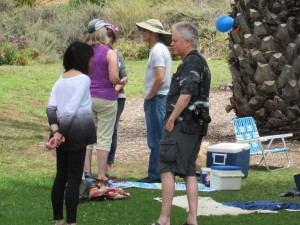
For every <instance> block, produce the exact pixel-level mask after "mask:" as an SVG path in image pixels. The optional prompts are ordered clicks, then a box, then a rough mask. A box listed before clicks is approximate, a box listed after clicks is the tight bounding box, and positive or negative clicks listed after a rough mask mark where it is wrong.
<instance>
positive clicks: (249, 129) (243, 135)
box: [233, 117, 293, 171]
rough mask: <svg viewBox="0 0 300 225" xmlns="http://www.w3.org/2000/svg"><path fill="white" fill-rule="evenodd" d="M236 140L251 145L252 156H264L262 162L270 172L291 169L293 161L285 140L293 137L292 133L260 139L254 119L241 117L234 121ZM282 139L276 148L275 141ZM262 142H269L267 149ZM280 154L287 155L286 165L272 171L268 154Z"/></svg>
mask: <svg viewBox="0 0 300 225" xmlns="http://www.w3.org/2000/svg"><path fill="white" fill-rule="evenodd" d="M233 124H234V130H235V134H236V140H237V142H239V143H249V144H250V155H262V158H261V160H260V161H259V163H258V164H260V163H261V162H264V164H265V166H266V168H267V169H268V170H270V171H275V170H280V169H285V168H288V167H290V164H291V160H290V157H289V148H288V147H287V145H286V142H285V138H288V137H292V136H293V134H292V133H288V134H278V135H270V136H263V137H260V136H259V133H258V130H257V127H256V124H255V121H254V119H253V117H241V118H236V119H234V120H233ZM276 139H280V140H281V143H280V144H278V143H276V147H274V140H276ZM262 142H268V143H267V145H266V146H267V147H264V145H263V144H262ZM278 152H284V153H285V159H286V160H287V162H286V165H285V166H283V167H280V168H276V169H271V168H270V167H269V166H268V164H267V158H266V156H267V154H270V155H271V154H274V153H278Z"/></svg>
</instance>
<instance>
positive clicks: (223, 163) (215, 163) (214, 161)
mask: <svg viewBox="0 0 300 225" xmlns="http://www.w3.org/2000/svg"><path fill="white" fill-rule="evenodd" d="M216 156H223V162H216ZM212 157H213V159H214V160H213V164H214V165H223V166H225V165H226V159H227V154H217V153H213V154H212Z"/></svg>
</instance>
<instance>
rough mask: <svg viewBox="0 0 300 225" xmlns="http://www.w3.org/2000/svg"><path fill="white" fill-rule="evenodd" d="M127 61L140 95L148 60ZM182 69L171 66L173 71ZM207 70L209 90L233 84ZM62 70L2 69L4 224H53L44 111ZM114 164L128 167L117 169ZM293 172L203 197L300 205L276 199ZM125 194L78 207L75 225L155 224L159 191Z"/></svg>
mask: <svg viewBox="0 0 300 225" xmlns="http://www.w3.org/2000/svg"><path fill="white" fill-rule="evenodd" d="M126 63H127V70H128V74H129V83H128V85H127V86H126V92H127V94H128V95H129V96H130V95H131V96H136V95H138V96H141V95H142V93H143V79H144V70H145V65H146V62H145V61H128V62H126ZM178 63H179V62H178V61H176V62H174V72H175V69H176V67H177V65H178ZM209 65H210V68H211V70H212V88H216V87H218V85H219V84H221V83H230V82H231V78H230V74H229V71H228V66H227V64H226V62H225V61H221V60H220V61H209ZM61 72H62V66H61V65H60V64H54V65H35V66H25V67H19V66H1V67H0V154H1V157H0V181H1V182H0V190H1V192H0V199H1V200H0V224H3V225H8V224H11V225H25V224H26V225H36V224H42V225H44V224H53V222H52V211H51V202H50V191H51V185H52V182H53V178H54V173H55V155H54V153H53V152H49V151H46V150H45V148H44V145H43V142H44V141H45V140H46V138H47V135H48V125H47V119H46V113H45V107H46V104H47V101H48V98H49V95H50V90H51V88H52V86H53V84H54V82H55V81H56V79H57V78H58V76H59V74H60V73H61ZM133 163H136V162H133ZM116 166H123V165H120V164H118V163H116ZM137 166H138V164H137ZM124 169H126V168H124ZM143 173H144V171H141V174H143ZM296 173H299V170H297V169H292V168H291V169H287V170H283V171H278V172H273V173H269V172H267V171H266V170H265V169H264V168H262V169H253V168H252V169H250V172H249V176H248V178H246V179H244V180H243V182H242V188H241V190H240V191H220V192H209V193H208V192H200V196H208V197H212V198H213V199H214V200H216V201H218V202H231V201H254V200H274V201H281V202H288V201H297V202H300V199H299V197H295V198H280V197H278V194H279V193H281V192H286V191H288V190H289V189H290V188H292V187H294V186H295V184H294V181H293V175H294V174H296ZM141 174H140V175H141ZM137 177H139V175H134V176H133V175H132V174H130V173H128V174H125V176H124V177H122V178H124V180H132V179H136V178H137ZM127 191H128V192H129V193H130V194H131V195H132V198H131V199H129V200H116V201H105V202H89V203H83V204H80V205H79V209H78V222H77V224H79V225H101V224H107V225H118V224H119V225H147V224H151V223H152V222H154V221H155V220H156V219H157V217H158V215H159V212H160V205H161V204H160V203H158V202H157V201H154V200H153V198H154V197H160V191H158V190H145V189H127ZM183 194H185V192H182V191H178V192H176V196H179V195H183ZM185 217H186V212H185V210H183V209H181V208H178V207H175V206H174V207H173V208H172V224H173V225H179V224H182V223H183V222H184V220H185ZM299 218H300V214H299V212H287V211H279V213H277V214H251V215H241V216H210V217H202V216H200V217H199V220H198V221H199V223H200V224H202V225H217V224H230V225H239V224H256V225H298V224H299Z"/></svg>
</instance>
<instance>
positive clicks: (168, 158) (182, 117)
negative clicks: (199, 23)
mask: <svg viewBox="0 0 300 225" xmlns="http://www.w3.org/2000/svg"><path fill="white" fill-rule="evenodd" d="M172 32H173V33H172V43H171V47H172V50H173V53H174V54H175V55H177V56H179V57H180V58H181V59H182V62H181V64H180V65H179V66H178V68H177V72H176V73H175V74H174V75H173V77H172V81H171V86H170V91H169V93H168V96H167V102H166V111H167V115H166V125H165V126H166V127H165V132H164V135H163V138H162V140H161V144H160V150H159V151H160V155H159V163H158V171H159V173H160V175H161V181H162V208H161V214H160V217H159V219H158V220H157V222H156V223H155V224H154V225H170V222H171V219H170V217H171V216H170V215H171V205H172V200H173V196H174V192H175V176H180V177H182V178H184V180H185V183H186V192H187V199H188V205H189V210H188V216H187V218H186V222H185V223H184V225H198V222H197V210H198V182H197V179H196V160H197V156H198V153H199V149H200V145H201V141H202V137H203V136H205V135H206V133H207V129H208V123H209V122H210V120H211V119H210V116H209V111H208V107H209V102H208V100H209V99H208V98H209V89H210V76H211V75H210V70H209V68H208V65H207V63H206V60H205V59H204V58H203V57H202V56H201V55H200V53H199V52H198V50H197V48H198V29H197V27H196V26H195V25H194V24H193V23H191V22H185V21H183V22H179V23H176V24H174V25H173V26H172Z"/></svg>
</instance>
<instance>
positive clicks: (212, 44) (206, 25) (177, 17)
mask: <svg viewBox="0 0 300 225" xmlns="http://www.w3.org/2000/svg"><path fill="white" fill-rule="evenodd" d="M216 5H217V1H208V0H198V1H194V0H186V1H176V0H167V1H164V2H163V3H160V4H159V5H157V6H156V7H157V9H159V10H160V11H161V12H160V15H162V19H163V21H164V23H165V24H166V25H167V26H169V27H171V26H172V24H174V23H176V22H179V21H191V22H193V23H195V24H196V26H197V27H198V28H199V50H200V51H201V53H202V54H203V55H204V56H205V57H207V58H222V57H224V55H226V49H227V43H226V41H225V39H224V38H225V36H226V35H224V34H223V33H220V32H217V30H216V28H215V20H216V18H217V17H218V16H220V15H226V8H221V7H222V3H220V5H219V7H217V6H216ZM228 7H229V4H228ZM195 9H197V10H195ZM228 9H229V8H228Z"/></svg>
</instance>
